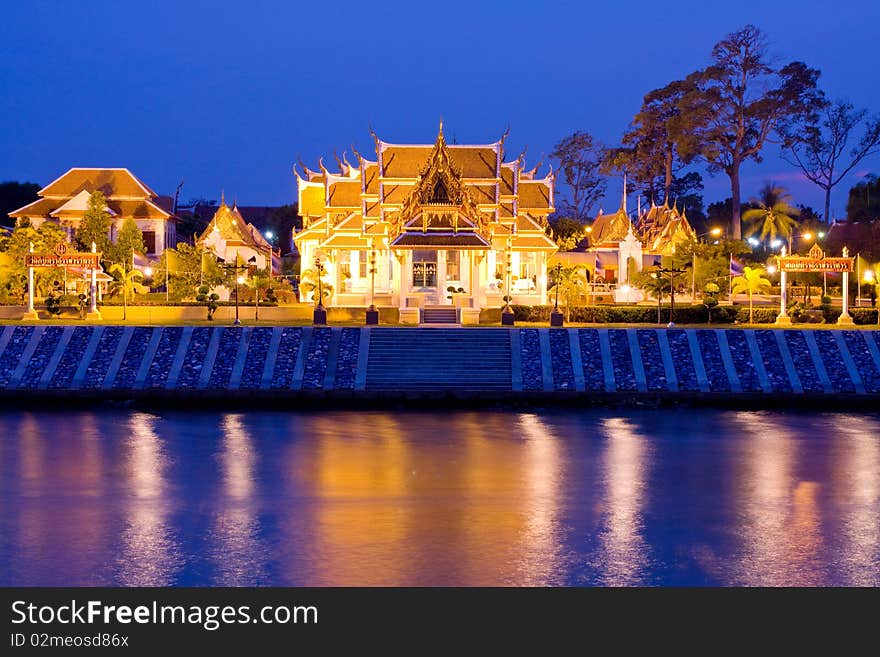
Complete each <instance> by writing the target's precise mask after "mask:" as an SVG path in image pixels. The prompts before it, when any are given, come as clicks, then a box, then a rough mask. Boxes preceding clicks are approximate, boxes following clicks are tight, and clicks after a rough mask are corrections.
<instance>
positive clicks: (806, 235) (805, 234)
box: [801, 233, 813, 240]
mask: <svg viewBox="0 0 880 657" xmlns="http://www.w3.org/2000/svg"><path fill="white" fill-rule="evenodd" d="M801 237H803V238H804V239H805V240H811V239H813V233H804V234H803V235H801Z"/></svg>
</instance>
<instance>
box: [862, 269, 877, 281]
mask: <svg viewBox="0 0 880 657" xmlns="http://www.w3.org/2000/svg"><path fill="white" fill-rule="evenodd" d="M862 278H864V279H865V282H866V283H873V282H874V272H872V271H871V270H870V269H866V270H865V274H864V276H863V277H862Z"/></svg>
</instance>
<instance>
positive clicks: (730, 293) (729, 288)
mask: <svg viewBox="0 0 880 657" xmlns="http://www.w3.org/2000/svg"><path fill="white" fill-rule="evenodd" d="M727 301H728V303H730V305H731V306H732V305H733V254H732V253H728V254H727Z"/></svg>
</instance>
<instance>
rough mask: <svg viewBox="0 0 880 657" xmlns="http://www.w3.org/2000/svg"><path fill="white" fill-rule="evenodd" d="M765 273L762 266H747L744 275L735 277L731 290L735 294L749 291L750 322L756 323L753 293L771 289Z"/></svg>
mask: <svg viewBox="0 0 880 657" xmlns="http://www.w3.org/2000/svg"><path fill="white" fill-rule="evenodd" d="M763 273H764V270H763V269H761V268H760V267H755V268H754V269H753V268H752V267H745V268H744V269H743V274H742V276H737V277H736V278H734V279H733V288H732V290H731V292H732V293H733V294H742V293H743V292H748V293H749V324H753V323H754V322H753V321H752V320H753V319H754V314H753V309H752V294H754V293H755V292H757V293H759V294H760V293H761V292H764V291H766V290H769V289H770V281H769V280H767V279H766V278H763V277H762V274H763Z"/></svg>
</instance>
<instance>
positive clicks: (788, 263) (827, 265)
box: [779, 257, 853, 272]
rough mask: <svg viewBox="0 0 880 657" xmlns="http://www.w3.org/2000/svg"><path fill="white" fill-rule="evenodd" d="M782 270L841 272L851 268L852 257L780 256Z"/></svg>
mask: <svg viewBox="0 0 880 657" xmlns="http://www.w3.org/2000/svg"><path fill="white" fill-rule="evenodd" d="M779 261H780V265H781V269H782V271H789V272H792V271H794V272H807V271H818V272H823V271H824V272H841V271H850V272H851V271H852V270H853V259H852V258H822V259H821V260H814V259H813V258H798V257H788V258H780V259H779Z"/></svg>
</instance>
